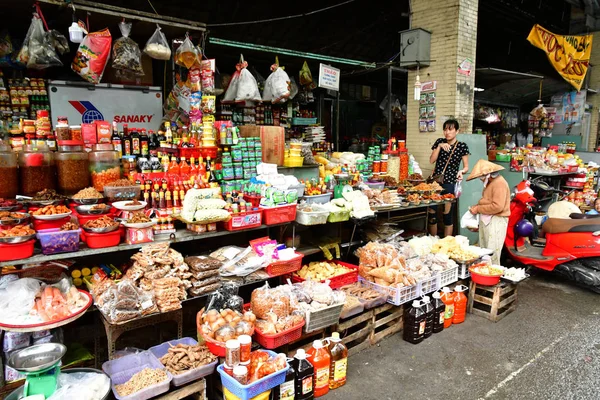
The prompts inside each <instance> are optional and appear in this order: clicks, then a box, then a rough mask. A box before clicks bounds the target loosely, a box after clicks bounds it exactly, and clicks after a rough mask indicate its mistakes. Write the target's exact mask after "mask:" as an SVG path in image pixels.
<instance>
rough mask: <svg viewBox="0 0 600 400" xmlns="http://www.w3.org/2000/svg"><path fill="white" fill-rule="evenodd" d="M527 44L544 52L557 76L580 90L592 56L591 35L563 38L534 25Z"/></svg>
mask: <svg viewBox="0 0 600 400" xmlns="http://www.w3.org/2000/svg"><path fill="white" fill-rule="evenodd" d="M527 40H528V41H529V43H531V44H532V45H534V46H535V47H537V48H540V49H542V50H544V51H545V52H546V55H547V56H548V60H550V63H551V64H552V65H553V66H554V68H555V69H556V70H557V71H558V73H559V74H561V76H562V77H563V78H564V79H565V80H566V81H567V82H569V83H570V84H571V85H573V86H574V87H575V88H576V89H577V90H580V89H581V85H582V84H583V80H584V78H585V74H586V73H587V70H588V66H589V64H590V55H591V54H592V35H582V36H563V35H555V34H554V33H552V32H550V31H548V30H546V29H544V28H542V27H541V26H540V25H537V24H536V25H534V26H533V28H531V32H529V36H527Z"/></svg>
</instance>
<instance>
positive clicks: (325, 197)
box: [302, 193, 331, 204]
mask: <svg viewBox="0 0 600 400" xmlns="http://www.w3.org/2000/svg"><path fill="white" fill-rule="evenodd" d="M302 199H303V200H304V201H306V202H307V203H309V204H310V203H316V204H326V203H329V201H330V200H331V193H325V194H316V195H314V196H304V197H303V198H302Z"/></svg>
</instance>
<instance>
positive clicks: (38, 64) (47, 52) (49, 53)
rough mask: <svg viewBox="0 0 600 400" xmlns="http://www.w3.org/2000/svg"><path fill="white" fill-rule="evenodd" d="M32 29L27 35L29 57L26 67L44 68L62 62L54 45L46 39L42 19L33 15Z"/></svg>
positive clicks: (58, 64)
mask: <svg viewBox="0 0 600 400" xmlns="http://www.w3.org/2000/svg"><path fill="white" fill-rule="evenodd" d="M31 25H32V26H33V30H32V31H31V36H30V37H29V43H28V47H29V57H28V59H27V68H32V69H46V68H48V67H58V66H61V65H62V62H61V61H60V59H59V58H58V55H57V54H56V51H54V47H53V46H52V44H51V43H50V42H49V41H48V40H47V36H46V31H45V30H44V25H43V24H42V19H41V18H40V17H38V16H37V15H34V17H33V19H32V20H31Z"/></svg>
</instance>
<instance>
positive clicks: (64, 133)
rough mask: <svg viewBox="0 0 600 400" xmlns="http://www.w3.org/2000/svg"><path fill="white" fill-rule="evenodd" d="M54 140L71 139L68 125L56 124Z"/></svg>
mask: <svg viewBox="0 0 600 400" xmlns="http://www.w3.org/2000/svg"><path fill="white" fill-rule="evenodd" d="M56 140H71V132H70V131H69V125H66V124H61V123H59V124H57V125H56Z"/></svg>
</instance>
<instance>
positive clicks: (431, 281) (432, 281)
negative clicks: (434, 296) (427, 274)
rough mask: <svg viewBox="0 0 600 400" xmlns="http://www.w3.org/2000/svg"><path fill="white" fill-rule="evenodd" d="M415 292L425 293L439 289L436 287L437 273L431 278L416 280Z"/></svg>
mask: <svg viewBox="0 0 600 400" xmlns="http://www.w3.org/2000/svg"><path fill="white" fill-rule="evenodd" d="M417 287H418V289H417V293H418V294H419V295H420V296H421V295H426V294H428V293H431V292H435V291H436V290H438V289H439V287H438V275H434V276H432V277H431V278H427V279H423V280H422V281H421V282H417Z"/></svg>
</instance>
